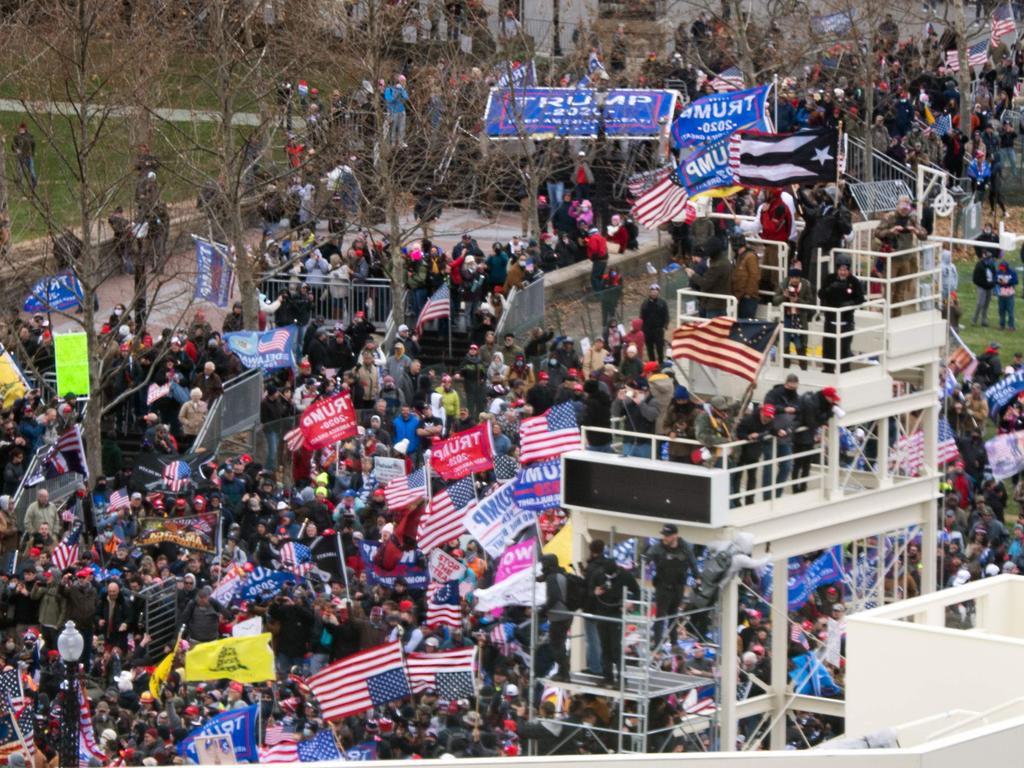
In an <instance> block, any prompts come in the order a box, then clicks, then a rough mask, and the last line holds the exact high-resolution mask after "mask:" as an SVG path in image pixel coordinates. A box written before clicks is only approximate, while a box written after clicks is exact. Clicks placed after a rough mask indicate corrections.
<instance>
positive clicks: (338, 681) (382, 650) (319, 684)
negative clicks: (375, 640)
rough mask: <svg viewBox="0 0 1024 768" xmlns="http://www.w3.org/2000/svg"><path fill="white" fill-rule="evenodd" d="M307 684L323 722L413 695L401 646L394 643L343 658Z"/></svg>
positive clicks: (356, 713)
mask: <svg viewBox="0 0 1024 768" xmlns="http://www.w3.org/2000/svg"><path fill="white" fill-rule="evenodd" d="M306 682H307V683H308V684H309V687H310V690H312V691H313V695H314V696H316V699H317V702H318V703H319V704H320V714H321V716H322V717H323V718H324V719H325V720H340V719H341V718H343V717H348V716H349V715H358V714H360V713H361V712H365V711H366V710H368V709H371V708H372V707H376V706H381V705H383V704H387V703H389V702H392V701H395V700H397V699H404V698H405V697H406V696H411V695H412V690H411V688H410V687H409V679H408V678H407V677H406V674H405V664H404V662H403V660H402V644H401V643H400V642H398V641H397V640H396V641H395V642H392V643H384V644H382V645H378V646H375V647H373V648H368V649H367V650H365V651H360V652H359V653H354V654H352V655H351V656H346V657H345V658H344V659H341V660H339V661H336V662H334V663H333V664H331V665H330V666H328V667H325V668H324V669H322V670H320V671H319V672H317V673H316V674H315V675H313V676H311V677H309V678H307V679H306Z"/></svg>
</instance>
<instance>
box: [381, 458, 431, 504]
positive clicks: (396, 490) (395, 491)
mask: <svg viewBox="0 0 1024 768" xmlns="http://www.w3.org/2000/svg"><path fill="white" fill-rule="evenodd" d="M425 498H427V477H426V473H425V472H424V469H423V467H420V468H419V469H417V470H416V471H415V472H413V473H412V474H411V475H404V476H402V477H396V478H395V479H394V480H391V481H390V482H389V483H388V484H387V485H385V486H384V500H385V501H386V502H387V503H388V509H390V510H391V511H392V512H393V511H395V510H396V509H402V508H403V507H408V506H409V505H410V504H415V503H416V502H417V501H419V500H420V499H425Z"/></svg>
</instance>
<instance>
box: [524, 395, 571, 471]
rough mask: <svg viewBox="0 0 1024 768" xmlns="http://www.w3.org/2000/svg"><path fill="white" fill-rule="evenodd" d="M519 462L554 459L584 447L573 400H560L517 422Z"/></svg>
mask: <svg viewBox="0 0 1024 768" xmlns="http://www.w3.org/2000/svg"><path fill="white" fill-rule="evenodd" d="M519 440H520V443H519V463H520V464H526V463H527V462H530V461H540V460H541V459H553V458H554V457H556V456H561V455H562V454H563V453H568V452H569V451H578V450H580V449H581V448H582V447H583V444H582V443H581V442H580V428H579V425H578V424H577V423H576V412H575V411H574V410H573V408H572V403H559V404H558V405H554V406H552V407H551V408H549V409H548V410H547V411H546V412H545V413H543V414H541V415H540V416H532V417H530V418H529V419H523V421H522V423H521V424H520V425H519Z"/></svg>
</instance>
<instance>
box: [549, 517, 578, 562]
mask: <svg viewBox="0 0 1024 768" xmlns="http://www.w3.org/2000/svg"><path fill="white" fill-rule="evenodd" d="M543 552H544V554H545V555H557V556H558V564H559V565H560V566H562V567H563V568H569V566H570V564H571V563H572V523H571V522H569V521H568V520H566V521H565V525H563V526H562V529H561V530H560V531H559V532H558V533H556V534H555V535H554V536H553V537H552V539H551V541H549V542H548V543H547V544H545V545H544V547H543Z"/></svg>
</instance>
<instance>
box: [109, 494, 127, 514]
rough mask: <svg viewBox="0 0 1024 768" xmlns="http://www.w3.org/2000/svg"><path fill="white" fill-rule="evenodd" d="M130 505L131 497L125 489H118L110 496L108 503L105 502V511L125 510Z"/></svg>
mask: <svg viewBox="0 0 1024 768" xmlns="http://www.w3.org/2000/svg"><path fill="white" fill-rule="evenodd" d="M131 505H132V501H131V497H130V496H129V495H128V491H127V490H126V489H125V488H118V489H117V490H116V491H114V492H113V493H112V494H110V501H108V502H107V511H108V512H116V511H117V510H119V509H127V508H128V507H130V506H131Z"/></svg>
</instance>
